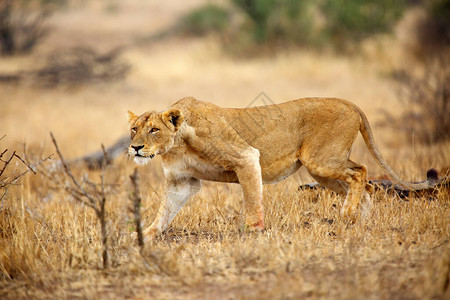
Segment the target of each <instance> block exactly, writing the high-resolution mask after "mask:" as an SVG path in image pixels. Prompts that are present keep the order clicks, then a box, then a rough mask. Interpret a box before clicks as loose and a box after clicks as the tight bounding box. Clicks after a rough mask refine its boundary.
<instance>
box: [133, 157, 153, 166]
mask: <svg viewBox="0 0 450 300" xmlns="http://www.w3.org/2000/svg"><path fill="white" fill-rule="evenodd" d="M150 160H151V158H150V157H143V156H135V157H134V162H135V163H137V164H138V165H140V166H144V165H146V164H147V163H148V162H149V161H150Z"/></svg>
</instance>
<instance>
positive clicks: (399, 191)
mask: <svg viewBox="0 0 450 300" xmlns="http://www.w3.org/2000/svg"><path fill="white" fill-rule="evenodd" d="M368 183H369V184H371V185H373V187H374V188H375V190H383V191H386V192H387V193H394V194H396V195H398V196H399V197H400V198H407V197H409V196H411V195H412V194H432V193H433V192H435V191H436V190H437V189H438V188H441V187H444V188H446V189H450V176H449V174H446V175H444V176H443V177H442V178H439V174H438V171H436V170H435V169H430V170H428V171H427V179H426V180H424V181H420V182H414V183H426V184H427V186H428V187H427V188H423V189H417V190H409V189H406V188H404V187H402V186H401V185H398V184H396V183H395V182H394V181H392V180H389V179H372V180H369V181H368ZM319 188H323V187H322V186H320V185H319V184H318V183H316V182H313V183H307V184H303V185H301V186H299V187H298V190H310V189H319Z"/></svg>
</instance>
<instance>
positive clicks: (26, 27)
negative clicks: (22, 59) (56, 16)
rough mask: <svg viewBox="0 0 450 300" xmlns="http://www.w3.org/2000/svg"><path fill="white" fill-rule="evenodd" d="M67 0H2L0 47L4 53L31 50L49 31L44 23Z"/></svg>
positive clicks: (0, 4)
mask: <svg viewBox="0 0 450 300" xmlns="http://www.w3.org/2000/svg"><path fill="white" fill-rule="evenodd" d="M65 1H66V0H0V48H1V53H2V54H3V55H12V54H16V53H23V52H28V51H30V50H31V49H32V48H33V47H34V46H35V45H36V44H37V43H39V42H40V41H41V40H42V38H43V37H44V36H45V35H46V34H47V33H48V28H47V27H46V26H45V25H44V23H45V20H46V19H47V18H48V17H49V16H50V15H51V13H52V12H53V11H54V9H55V8H56V6H57V5H61V4H63V3H65Z"/></svg>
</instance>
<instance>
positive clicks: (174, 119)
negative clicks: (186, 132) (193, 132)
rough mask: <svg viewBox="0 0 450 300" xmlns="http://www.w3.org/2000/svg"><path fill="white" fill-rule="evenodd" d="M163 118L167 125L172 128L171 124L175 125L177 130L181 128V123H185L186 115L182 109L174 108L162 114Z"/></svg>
mask: <svg viewBox="0 0 450 300" xmlns="http://www.w3.org/2000/svg"><path fill="white" fill-rule="evenodd" d="M161 119H162V120H163V122H164V123H165V124H166V125H167V127H169V128H171V126H173V128H174V131H177V130H178V129H179V128H180V126H181V123H183V120H184V117H183V114H182V113H181V111H179V110H178V109H175V108H172V109H169V110H168V111H166V112H164V113H163V114H162V115H161Z"/></svg>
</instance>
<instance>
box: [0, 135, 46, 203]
mask: <svg viewBox="0 0 450 300" xmlns="http://www.w3.org/2000/svg"><path fill="white" fill-rule="evenodd" d="M4 138H5V135H4V136H2V137H1V138H0V141H1V140H2V139H4ZM6 152H8V149H5V150H4V151H3V152H2V153H0V161H1V162H2V163H3V167H2V168H1V170H0V176H2V175H3V174H4V172H5V170H6V168H7V167H8V165H9V164H10V163H11V161H12V160H13V158H14V157H15V158H17V159H18V160H20V161H21V162H22V163H23V164H24V165H25V166H26V167H27V170H25V171H24V172H21V173H19V174H18V175H16V176H14V177H13V178H12V179H10V178H5V179H3V178H0V189H4V191H3V193H2V195H1V196H0V203H1V204H0V210H1V209H2V208H3V200H4V199H5V198H6V195H7V194H8V190H9V188H10V187H11V185H14V184H16V183H17V181H19V179H20V178H21V177H22V176H24V175H25V174H27V173H28V172H30V171H31V172H33V174H36V171H35V167H37V166H39V165H41V164H42V163H44V162H45V161H47V160H49V159H51V157H52V154H51V155H49V156H47V157H46V158H44V159H42V160H40V161H38V162H37V163H36V164H35V165H34V166H33V165H32V164H31V163H29V162H27V161H26V160H24V159H23V158H22V157H20V156H19V155H18V154H17V153H16V151H13V153H12V154H11V156H9V158H8V159H6V160H3V159H2V158H3V156H4V155H5V154H6Z"/></svg>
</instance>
